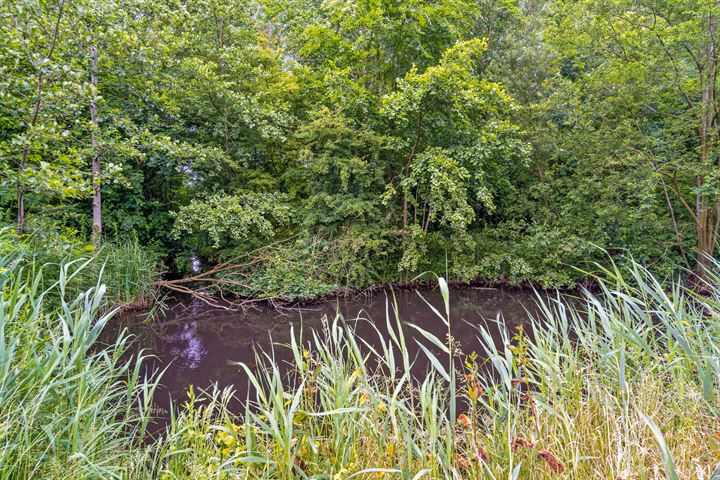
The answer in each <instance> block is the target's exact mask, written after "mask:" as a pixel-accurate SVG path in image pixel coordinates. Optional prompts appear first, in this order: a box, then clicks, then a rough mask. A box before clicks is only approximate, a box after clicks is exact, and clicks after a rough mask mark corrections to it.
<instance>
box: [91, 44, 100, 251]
mask: <svg viewBox="0 0 720 480" xmlns="http://www.w3.org/2000/svg"><path fill="white" fill-rule="evenodd" d="M90 55H91V57H92V70H91V72H90V83H92V85H93V94H92V97H91V98H90V121H91V122H92V128H93V131H92V147H93V157H92V190H93V197H92V221H93V224H92V242H93V244H95V245H99V244H100V241H101V240H102V197H101V194H102V192H101V179H100V150H99V148H98V119H97V89H98V48H97V45H92V46H91V47H90Z"/></svg>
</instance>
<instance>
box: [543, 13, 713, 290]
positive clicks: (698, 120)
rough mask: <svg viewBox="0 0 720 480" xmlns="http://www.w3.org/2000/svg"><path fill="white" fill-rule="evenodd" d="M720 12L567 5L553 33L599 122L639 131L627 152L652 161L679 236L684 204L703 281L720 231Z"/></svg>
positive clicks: (620, 131)
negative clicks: (718, 28) (719, 136)
mask: <svg viewBox="0 0 720 480" xmlns="http://www.w3.org/2000/svg"><path fill="white" fill-rule="evenodd" d="M718 11H720V4H719V3H718V2H717V0H688V1H683V2H670V1H651V0H613V1H610V2H602V3H597V2H592V1H578V2H571V3H567V2H558V3H556V5H555V10H554V13H555V15H554V16H553V21H554V27H553V29H552V32H553V33H554V35H555V39H556V40H555V45H556V47H557V48H558V49H559V50H560V51H561V52H562V54H563V56H564V58H565V61H566V65H567V68H568V69H571V70H573V71H574V73H573V75H575V76H576V83H578V85H579V88H580V89H581V90H582V92H583V95H585V102H588V103H589V104H590V103H592V104H594V109H595V111H596V112H597V113H602V117H600V116H598V115H596V116H595V119H592V122H593V123H591V125H593V124H594V125H595V126H597V127H599V128H604V129H607V127H608V125H610V126H614V128H613V127H611V128H610V130H614V133H615V135H621V134H622V135H625V137H626V138H631V137H633V141H631V142H629V143H631V144H630V145H627V148H626V149H625V151H624V152H623V153H624V154H626V155H635V156H637V157H638V158H643V159H645V161H646V162H647V164H648V165H651V166H652V170H653V171H654V175H655V177H656V178H657V180H658V185H659V186H660V187H661V188H662V190H663V191H664V192H665V194H667V195H668V196H667V199H668V214H669V215H670V216H671V217H672V220H673V223H674V225H675V228H676V231H677V236H678V237H679V238H682V236H683V235H682V232H681V231H680V230H681V226H680V225H679V224H678V215H679V213H678V212H677V211H676V210H677V208H678V207H677V206H676V204H679V208H680V209H681V210H684V211H685V213H686V214H687V215H688V217H689V218H690V220H691V222H692V224H693V228H694V235H693V237H694V241H695V250H696V252H697V260H696V269H695V272H696V274H697V276H698V277H699V278H704V277H705V272H706V269H707V266H708V262H709V258H710V257H711V256H712V255H713V254H714V252H715V248H716V246H717V242H718V235H719V234H720V154H719V153H718V134H719V133H720V130H719V128H720V123H719V122H718V98H717V95H716V92H717V88H718V75H717V71H718V66H717V64H718V31H717V27H718V25H717V24H718ZM588 120H590V118H588ZM627 126H631V127H632V130H629V131H628V130H627V129H626V127H627ZM628 135H630V136H631V137H628ZM671 196H672V198H671Z"/></svg>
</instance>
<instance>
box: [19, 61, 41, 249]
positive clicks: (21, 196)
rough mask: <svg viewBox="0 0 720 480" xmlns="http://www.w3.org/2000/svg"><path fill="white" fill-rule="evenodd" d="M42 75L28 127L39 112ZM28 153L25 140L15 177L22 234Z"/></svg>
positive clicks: (34, 120)
mask: <svg viewBox="0 0 720 480" xmlns="http://www.w3.org/2000/svg"><path fill="white" fill-rule="evenodd" d="M44 78H45V77H44V75H43V72H42V70H41V71H40V73H38V78H37V93H36V95H37V98H36V99H35V108H33V113H32V117H30V129H32V128H33V127H35V124H36V123H37V119H38V115H39V114H40V105H42V90H43V80H44ZM29 153H30V142H28V141H27V140H25V144H24V145H23V149H22V157H21V158H20V164H19V165H18V179H17V233H18V235H20V234H22V233H23V231H24V230H25V184H24V182H23V176H24V175H25V169H26V168H27V158H28V154H29Z"/></svg>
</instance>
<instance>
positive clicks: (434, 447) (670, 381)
mask: <svg viewBox="0 0 720 480" xmlns="http://www.w3.org/2000/svg"><path fill="white" fill-rule="evenodd" d="M87 268H89V267H88V262H87V261H85V262H71V263H67V264H63V265H62V266H61V268H60V273H59V278H58V280H57V281H56V282H55V283H53V284H52V285H50V286H47V285H46V282H43V280H42V278H43V270H44V269H43V268H42V267H37V268H24V267H22V266H21V263H19V262H17V261H15V259H13V258H12V257H4V258H2V259H0V291H1V292H2V297H1V301H0V478H3V479H5V478H7V479H26V478H53V479H55V478H58V479H64V478H68V479H77V478H83V479H84V478H133V479H136V478H148V479H149V478H152V479H157V478H163V479H186V478H193V479H203V478H206V479H231V478H238V479H240V478H258V479H260V478H268V479H269V478H273V479H275V478H278V479H291V478H293V479H294V478H327V479H348V478H403V479H411V480H414V479H420V478H478V479H479V478H488V479H501V478H502V479H511V480H514V479H519V478H522V479H544V478H547V479H554V478H577V479H594V478H596V479H607V478H611V479H624V480H631V479H659V478H667V479H673V480H674V479H681V478H682V479H711V478H712V479H717V478H720V470H718V469H717V467H716V464H717V463H718V462H719V461H720V435H719V434H718V432H720V422H719V421H718V413H719V412H718V408H719V407H720V402H718V394H720V389H719V388H718V380H719V378H720V345H719V344H718V339H719V338H720V288H717V287H716V286H715V285H717V284H720V282H719V281H718V280H720V278H712V279H711V280H710V281H709V283H708V285H707V286H706V287H707V288H706V289H705V292H704V293H703V294H702V295H701V294H698V293H695V292H694V291H692V290H688V289H686V288H684V287H683V286H682V285H681V284H680V283H674V284H671V285H670V286H668V285H663V284H661V283H660V282H659V281H658V280H657V279H655V278H654V277H653V276H652V275H651V274H650V273H648V272H647V271H646V270H644V269H643V268H642V267H640V266H638V265H635V266H634V267H632V268H631V269H629V270H628V271H624V272H622V274H621V272H619V271H618V269H615V268H613V269H610V270H606V271H605V272H604V274H603V276H602V278H603V280H602V281H601V282H600V288H601V291H600V292H599V293H597V294H591V293H585V294H584V296H583V299H582V300H581V301H580V302H578V301H576V300H574V301H566V300H565V299H563V298H562V297H560V296H556V297H552V298H541V297H538V302H539V308H540V312H541V314H540V315H539V316H537V318H534V319H533V320H532V321H531V322H530V324H529V325H526V326H525V328H524V329H523V330H513V331H510V330H509V329H508V328H506V325H505V323H504V321H503V319H502V318H498V319H496V320H495V321H494V322H491V323H490V324H481V325H478V326H477V342H476V344H475V345H474V347H473V346H469V345H467V343H465V344H464V349H465V350H466V351H461V350H460V349H459V347H458V344H457V342H455V341H454V340H453V338H452V336H451V333H452V329H451V328H450V327H451V325H452V322H453V320H452V317H451V309H450V295H449V291H448V287H447V285H446V284H445V282H444V281H442V280H440V282H439V288H440V291H441V293H442V297H443V307H442V308H441V309H440V310H437V309H435V308H434V307H433V306H432V305H430V304H428V308H430V309H433V311H434V312H435V313H436V314H437V317H438V322H442V323H443V324H444V326H445V327H447V332H448V335H447V338H443V339H441V338H438V337H437V336H435V335H433V334H432V333H430V332H428V331H426V330H423V329H422V328H420V327H418V326H413V325H412V319H401V318H399V315H398V312H397V309H396V308H394V306H393V305H394V303H393V301H392V299H391V298H390V299H388V302H387V312H386V315H385V318H384V319H375V321H376V322H378V321H380V322H384V324H385V325H384V328H383V329H382V330H383V332H384V333H383V332H381V329H380V328H377V329H376V330H377V337H378V339H377V340H374V341H369V339H362V338H359V337H358V336H356V335H355V333H354V331H353V328H352V327H351V326H349V324H348V323H346V322H345V321H344V320H343V319H342V318H341V317H337V318H334V319H328V320H327V321H326V322H325V325H324V328H323V329H322V330H320V331H312V332H302V331H299V332H298V331H294V332H292V335H291V336H290V338H291V341H290V343H289V344H288V345H277V346H276V347H275V348H276V349H279V348H287V349H289V350H290V351H291V352H292V356H293V362H292V365H291V366H287V365H283V364H281V362H280V361H279V360H278V359H277V358H276V356H275V351H272V350H271V351H267V352H257V353H256V362H257V365H259V367H250V366H248V365H239V366H238V368H242V369H244V371H245V372H246V374H247V376H248V378H249V379H250V382H251V384H252V386H253V393H252V395H251V397H250V398H247V399H241V400H242V401H244V402H245V406H246V407H245V411H244V412H242V414H240V415H234V414H232V413H231V411H230V409H229V405H230V403H231V402H232V401H233V395H234V394H233V392H232V390H231V389H226V390H223V391H219V390H211V391H209V392H199V393H198V392H195V391H193V390H192V389H191V390H190V392H189V399H188V400H187V402H186V403H185V404H184V405H183V406H182V407H179V408H177V409H175V410H173V411H171V412H170V414H169V415H170V418H169V424H168V426H167V428H166V429H164V430H163V431H161V432H159V433H155V434H154V435H152V436H151V435H149V434H148V432H147V426H148V423H149V422H150V421H151V417H152V414H151V411H152V398H153V395H154V390H155V388H156V386H157V382H158V380H157V379H154V380H153V379H149V378H146V377H145V376H144V374H143V369H142V367H141V360H142V359H141V358H132V356H129V351H128V346H129V343H128V342H129V339H128V337H127V336H126V335H124V334H123V333H120V334H118V336H117V338H116V339H115V341H113V342H111V344H110V345H101V344H99V343H98V339H99V334H100V332H101V331H102V329H103V328H104V327H105V326H106V324H107V322H108V321H109V319H110V318H111V316H112V314H113V312H112V311H110V312H108V311H107V310H106V309H103V308H101V305H102V304H103V300H102V298H103V294H104V291H105V287H104V285H102V284H101V283H100V282H99V281H98V283H97V284H96V285H95V286H94V287H93V288H91V289H89V290H88V291H87V292H85V293H83V294H80V295H75V294H73V293H72V292H70V291H68V290H67V286H68V284H70V283H71V282H72V281H73V278H74V277H75V276H76V275H81V274H82V272H83V271H85V270H86V269H87ZM714 271H715V272H720V267H719V266H718V265H716V266H715V270H714ZM42 285H46V286H45V287H43V286H42ZM51 297H52V298H53V301H52V302H48V301H46V300H47V299H48V298H51ZM58 299H59V300H58ZM376 325H379V324H378V323H376ZM409 331H413V332H414V334H415V335H414V337H410V336H409V335H408V333H409ZM497 332H500V333H499V335H500V341H498V337H497ZM415 339H421V340H420V341H419V342H418V343H419V344H420V346H419V349H420V350H419V352H420V353H419V354H420V355H423V356H425V357H427V359H428V364H429V367H428V370H427V372H426V373H425V375H419V376H418V375H417V372H416V371H415V370H416V369H415V370H414V369H413V365H414V363H415V362H416V361H417V358H416V357H414V356H413V355H411V353H410V352H411V349H410V348H409V347H410V345H409V343H408V342H410V341H413V342H415V341H417V340H415ZM468 348H469V349H470V350H468ZM473 350H474V351H473ZM288 369H289V372H288Z"/></svg>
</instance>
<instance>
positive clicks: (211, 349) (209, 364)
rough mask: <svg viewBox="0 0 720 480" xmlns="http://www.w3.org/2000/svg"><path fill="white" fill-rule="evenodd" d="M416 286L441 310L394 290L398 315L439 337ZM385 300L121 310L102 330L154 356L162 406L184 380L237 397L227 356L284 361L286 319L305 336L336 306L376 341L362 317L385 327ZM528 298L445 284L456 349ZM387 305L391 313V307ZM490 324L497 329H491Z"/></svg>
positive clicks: (434, 294)
mask: <svg viewBox="0 0 720 480" xmlns="http://www.w3.org/2000/svg"><path fill="white" fill-rule="evenodd" d="M418 293H420V294H421V295H422V296H423V297H424V298H425V299H426V300H427V301H428V302H430V303H431V304H432V305H433V306H435V307H436V308H437V309H438V310H439V311H441V312H443V311H444V308H443V306H442V298H441V295H440V292H439V290H437V289H435V290H421V291H420V292H416V291H410V290H402V291H396V292H395V298H396V301H397V306H398V311H399V316H400V319H401V320H402V321H403V322H410V323H414V324H416V325H418V326H420V327H422V328H424V329H425V330H428V331H430V332H432V333H434V334H435V335H436V336H437V337H438V338H440V339H441V340H445V338H446V336H447V335H446V327H445V325H444V324H443V322H442V320H441V319H440V318H438V317H437V315H436V314H435V313H434V312H433V311H432V309H431V308H430V307H428V305H427V304H426V303H425V301H424V300H423V299H422V298H421V297H420V295H419V294H418ZM388 301H389V302H390V303H392V301H393V300H392V292H389V291H379V292H375V293H373V294H371V295H359V296H355V297H342V298H336V299H332V300H329V301H327V302H325V303H323V304H319V305H313V306H309V307H304V308H296V309H291V310H282V311H278V310H276V309H273V308H271V307H268V306H263V307H259V308H253V309H250V310H247V311H245V312H230V311H225V310H221V309H213V308H209V307H207V306H204V305H191V306H189V307H188V306H186V305H177V306H175V307H174V308H172V309H171V310H169V311H167V312H166V314H165V315H164V316H162V317H160V318H156V319H155V320H154V321H153V322H152V323H147V322H144V321H143V318H142V316H141V315H134V316H127V317H125V318H123V319H121V320H119V321H118V322H117V323H116V324H115V326H114V328H112V329H109V332H108V334H110V335H113V334H114V333H116V331H117V330H119V329H120V328H123V327H127V328H128V329H129V330H130V332H131V333H132V334H134V335H135V338H136V344H137V348H138V349H140V348H142V349H144V350H145V352H146V353H151V354H153V355H155V356H156V358H155V359H154V360H153V363H152V364H151V367H152V368H166V371H165V373H164V375H163V377H162V389H161V391H160V393H159V395H157V396H156V398H157V399H158V400H157V401H158V406H160V407H167V405H168V402H169V401H170V400H169V397H172V400H173V401H175V402H182V401H184V400H185V399H186V392H187V389H188V387H189V386H190V385H193V386H194V387H196V389H197V388H206V387H209V386H211V385H212V384H213V383H217V384H218V385H219V386H220V387H224V386H230V385H233V386H234V387H235V389H236V391H237V392H238V397H239V398H241V399H244V398H245V397H246V395H247V392H248V388H249V387H248V382H247V378H246V376H245V374H244V373H243V371H242V370H241V368H240V367H239V366H238V365H236V364H235V363H234V362H244V363H246V364H249V365H254V358H255V357H254V353H253V351H254V350H253V349H254V348H256V349H257V348H259V349H263V350H265V351H269V350H270V349H274V353H275V356H276V358H278V359H280V360H281V361H283V362H290V361H292V355H291V353H290V351H289V349H288V348H287V347H285V346H284V345H287V344H288V343H289V342H290V325H291V324H292V325H293V326H294V328H295V332H296V336H297V335H298V334H299V330H300V326H301V325H302V329H303V331H304V333H305V337H306V338H310V336H309V332H310V330H311V329H321V328H322V318H323V317H324V316H326V315H327V316H328V317H329V318H331V319H332V318H334V316H335V314H336V312H337V311H339V312H340V313H341V314H342V315H343V317H344V318H345V319H346V320H347V322H348V323H349V324H350V325H351V326H354V328H355V332H356V335H357V336H359V337H361V338H363V339H364V340H366V341H367V342H368V343H370V344H371V345H372V344H377V343H378V342H377V338H378V335H377V333H376V332H375V330H374V329H373V328H372V326H371V325H370V323H369V322H370V321H374V323H375V325H376V327H377V328H378V329H379V330H380V331H381V332H383V333H384V332H385V331H386V328H385V325H386V321H385V318H386V306H387V304H388ZM535 302H536V297H535V294H534V293H533V292H532V291H529V290H502V289H473V288H463V289H459V288H458V289H452V288H451V292H450V304H451V324H452V334H453V338H454V339H455V340H456V341H458V342H459V344H460V347H461V349H462V351H463V352H464V353H471V352H473V351H477V353H478V354H481V353H482V348H481V347H480V343H479V341H478V340H477V335H478V332H477V329H476V325H478V324H485V323H491V324H492V322H493V321H494V320H495V319H496V318H497V317H498V315H502V316H503V317H504V319H505V323H506V325H507V328H508V329H514V328H515V327H516V326H518V325H520V324H523V323H524V322H526V321H527V319H528V311H530V312H534V311H535ZM390 312H391V315H393V314H392V308H391V309H390ZM392 318H393V319H394V317H392ZM393 325H394V322H393ZM491 331H495V333H496V334H497V329H496V328H493V329H491ZM404 332H405V335H406V342H407V344H408V346H409V348H410V350H411V358H413V357H414V356H415V355H416V354H417V352H418V348H417V346H416V343H415V341H414V339H415V338H417V339H418V340H420V339H421V336H420V334H417V333H415V330H414V329H412V328H409V327H405V328H404ZM496 341H499V335H496ZM423 342H424V344H426V345H428V341H427V340H424V339H423ZM416 358H417V359H416V364H415V366H414V371H417V372H419V373H420V374H421V373H422V372H424V371H425V369H426V367H427V366H428V360H427V358H426V357H425V355H424V354H422V353H420V354H419V355H417V357H416ZM238 408H239V405H238Z"/></svg>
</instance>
